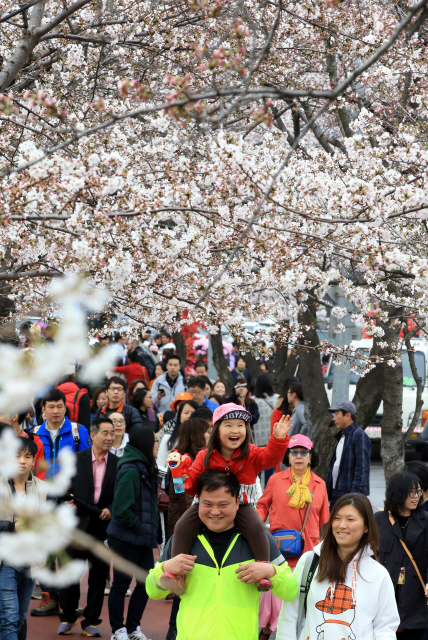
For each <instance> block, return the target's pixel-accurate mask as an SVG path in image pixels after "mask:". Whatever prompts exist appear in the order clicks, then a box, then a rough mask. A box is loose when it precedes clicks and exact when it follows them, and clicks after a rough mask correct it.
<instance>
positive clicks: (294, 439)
mask: <svg viewBox="0 0 428 640" xmlns="http://www.w3.org/2000/svg"><path fill="white" fill-rule="evenodd" d="M293 447H304V448H305V449H308V450H309V451H310V450H311V449H313V448H314V443H313V442H312V440H311V439H310V438H308V436H304V435H303V433H296V435H295V436H291V438H290V442H289V444H288V448H289V449H292V448H293Z"/></svg>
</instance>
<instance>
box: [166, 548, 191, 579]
mask: <svg viewBox="0 0 428 640" xmlns="http://www.w3.org/2000/svg"><path fill="white" fill-rule="evenodd" d="M197 557H198V556H188V555H187V554H185V553H180V555H178V556H175V557H174V558H171V560H167V561H166V562H164V564H163V570H164V571H166V572H167V573H172V574H173V575H175V576H185V575H186V574H188V573H190V572H191V571H192V569H193V567H194V566H195V560H196V558H197Z"/></svg>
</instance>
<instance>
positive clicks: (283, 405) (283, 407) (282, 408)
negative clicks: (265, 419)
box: [278, 376, 298, 416]
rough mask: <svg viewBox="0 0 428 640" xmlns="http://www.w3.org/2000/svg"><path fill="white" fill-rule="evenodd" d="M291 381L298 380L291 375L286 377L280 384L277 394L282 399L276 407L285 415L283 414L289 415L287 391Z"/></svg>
mask: <svg viewBox="0 0 428 640" xmlns="http://www.w3.org/2000/svg"><path fill="white" fill-rule="evenodd" d="M293 382H298V380H297V378H295V377H294V376H291V377H290V378H287V380H285V382H284V384H283V385H282V389H281V393H280V394H279V397H280V398H284V399H283V401H282V403H281V404H280V406H279V407H278V409H279V410H280V411H282V413H283V415H285V416H288V415H290V413H289V411H288V398H287V391H288V390H289V388H290V387H291V385H292V384H293Z"/></svg>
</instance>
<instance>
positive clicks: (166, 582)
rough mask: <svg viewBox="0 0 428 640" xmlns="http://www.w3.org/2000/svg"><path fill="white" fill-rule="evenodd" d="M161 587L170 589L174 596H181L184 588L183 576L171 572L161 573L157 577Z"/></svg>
mask: <svg viewBox="0 0 428 640" xmlns="http://www.w3.org/2000/svg"><path fill="white" fill-rule="evenodd" d="M159 582H160V586H161V589H164V590H165V591H171V593H173V594H174V595H176V596H182V595H183V593H184V592H185V590H186V584H185V582H184V576H175V575H174V574H172V573H163V574H162V575H161V577H160V578H159Z"/></svg>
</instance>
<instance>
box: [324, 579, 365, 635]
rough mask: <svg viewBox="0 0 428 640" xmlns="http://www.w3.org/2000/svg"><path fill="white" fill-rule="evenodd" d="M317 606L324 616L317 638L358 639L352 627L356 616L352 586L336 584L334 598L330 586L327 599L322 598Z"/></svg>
mask: <svg viewBox="0 0 428 640" xmlns="http://www.w3.org/2000/svg"><path fill="white" fill-rule="evenodd" d="M315 606H316V608H317V609H319V610H320V611H322V613H323V617H324V622H323V623H322V624H320V625H318V627H317V633H318V638H317V640H355V639H356V636H355V634H354V632H353V631H352V627H351V625H352V623H353V622H354V618H355V602H354V599H353V595H352V589H351V588H350V587H347V586H346V585H345V584H338V585H336V588H335V589H334V593H333V600H332V598H331V587H329V588H328V590H327V593H326V596H325V600H320V601H319V602H317V603H316V605H315Z"/></svg>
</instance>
